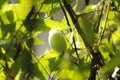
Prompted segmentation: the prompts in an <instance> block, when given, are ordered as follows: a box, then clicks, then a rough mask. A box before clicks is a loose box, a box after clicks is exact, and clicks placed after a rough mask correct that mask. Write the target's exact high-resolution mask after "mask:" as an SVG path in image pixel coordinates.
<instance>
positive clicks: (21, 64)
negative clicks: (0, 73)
mask: <svg viewBox="0 0 120 80" xmlns="http://www.w3.org/2000/svg"><path fill="white" fill-rule="evenodd" d="M21 53H22V54H20V55H19V56H18V58H17V59H16V61H15V62H14V63H13V64H12V66H11V70H12V72H13V74H14V75H15V76H16V75H17V74H18V72H19V71H20V70H21V71H22V72H23V73H24V72H25V73H29V71H30V69H31V65H32V64H31V59H32V58H31V55H30V53H29V51H27V50H23V51H22V52H21ZM21 75H22V73H21ZM24 75H25V74H24Z"/></svg>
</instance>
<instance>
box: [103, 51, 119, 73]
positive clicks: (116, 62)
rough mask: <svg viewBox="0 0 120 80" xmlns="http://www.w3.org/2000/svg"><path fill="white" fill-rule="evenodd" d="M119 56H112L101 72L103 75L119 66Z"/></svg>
mask: <svg viewBox="0 0 120 80" xmlns="http://www.w3.org/2000/svg"><path fill="white" fill-rule="evenodd" d="M119 59H120V54H119V53H118V54H117V55H116V56H114V57H113V58H112V59H111V60H110V61H109V62H108V63H106V65H105V66H104V67H103V71H104V72H105V73H107V72H110V71H114V68H115V67H116V66H120V61H119Z"/></svg>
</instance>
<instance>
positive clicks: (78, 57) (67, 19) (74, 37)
mask: <svg viewBox="0 0 120 80" xmlns="http://www.w3.org/2000/svg"><path fill="white" fill-rule="evenodd" d="M60 6H61V8H62V11H63V13H64V15H65V18H66V21H67V24H68V26H69V27H70V26H71V25H70V22H69V20H68V17H67V14H66V12H65V10H64V8H63V6H62V4H61V2H60ZM70 32H72V29H71V27H70ZM72 39H73V44H74V47H75V52H76V56H77V59H78V61H79V63H80V58H79V54H78V51H77V46H76V43H75V42H76V41H75V37H74V36H73V38H72Z"/></svg>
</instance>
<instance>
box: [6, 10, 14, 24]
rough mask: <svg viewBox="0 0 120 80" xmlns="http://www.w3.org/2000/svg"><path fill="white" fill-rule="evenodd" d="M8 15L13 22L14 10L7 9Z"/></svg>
mask: <svg viewBox="0 0 120 80" xmlns="http://www.w3.org/2000/svg"><path fill="white" fill-rule="evenodd" d="M6 16H7V18H8V20H9V21H10V22H13V21H14V15H13V11H12V10H10V11H7V12H6Z"/></svg>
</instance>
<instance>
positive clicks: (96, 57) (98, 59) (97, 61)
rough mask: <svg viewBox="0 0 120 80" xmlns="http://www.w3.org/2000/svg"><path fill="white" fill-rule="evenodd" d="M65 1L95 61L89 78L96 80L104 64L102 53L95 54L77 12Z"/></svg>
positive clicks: (92, 63)
mask: <svg viewBox="0 0 120 80" xmlns="http://www.w3.org/2000/svg"><path fill="white" fill-rule="evenodd" d="M62 1H63V4H64V6H65V8H66V10H67V11H68V13H69V15H70V17H71V19H72V22H73V24H74V25H75V28H76V30H77V32H78V34H79V35H80V36H81V37H82V39H83V42H84V44H85V46H86V48H87V49H88V50H89V52H90V53H91V55H92V57H93V59H92V62H91V70H90V77H89V80H95V79H96V76H95V75H96V73H97V70H98V69H99V68H100V67H102V66H103V62H102V60H101V57H100V55H101V53H99V52H98V51H96V52H94V50H93V48H92V46H91V45H90V44H89V43H88V42H89V41H87V39H86V37H85V35H84V33H83V31H82V29H81V27H80V25H79V23H78V17H77V15H76V14H75V12H74V11H73V9H72V7H71V5H70V4H68V3H67V2H66V0H62Z"/></svg>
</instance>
